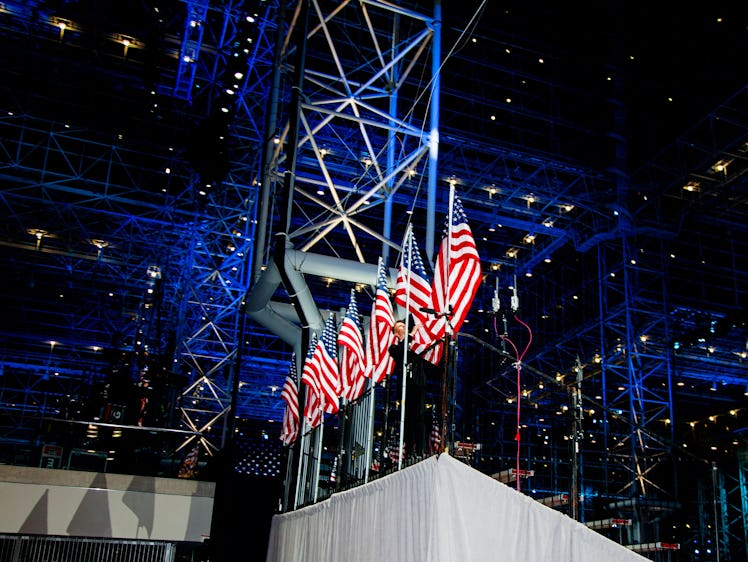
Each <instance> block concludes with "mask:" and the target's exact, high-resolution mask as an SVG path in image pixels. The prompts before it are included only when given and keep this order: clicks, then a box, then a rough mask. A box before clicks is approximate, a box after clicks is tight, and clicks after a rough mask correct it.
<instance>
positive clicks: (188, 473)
mask: <svg viewBox="0 0 748 562" xmlns="http://www.w3.org/2000/svg"><path fill="white" fill-rule="evenodd" d="M199 458H200V443H199V442H198V443H195V446H194V447H192V449H190V450H189V452H188V453H187V454H186V455H185V457H184V460H183V461H182V466H180V467H179V474H177V478H192V477H193V476H195V474H196V471H197V461H198V459H199Z"/></svg>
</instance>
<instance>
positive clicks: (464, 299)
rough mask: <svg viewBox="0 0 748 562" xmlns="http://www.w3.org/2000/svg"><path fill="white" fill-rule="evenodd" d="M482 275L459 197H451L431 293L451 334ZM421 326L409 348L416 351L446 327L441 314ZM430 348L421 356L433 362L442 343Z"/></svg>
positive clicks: (433, 301) (471, 299)
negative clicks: (445, 316) (447, 226)
mask: <svg viewBox="0 0 748 562" xmlns="http://www.w3.org/2000/svg"><path fill="white" fill-rule="evenodd" d="M482 279H483V275H482V272H481V266H480V257H479V256H478V250H477V248H476V246H475V240H474V239H473V234H472V231H471V230H470V225H468V222H467V216H466V215H465V210H464V209H463V207H462V202H461V201H460V200H459V198H457V197H454V202H453V204H452V224H451V227H450V228H449V229H448V233H447V236H445V237H444V238H443V239H442V243H441V247H440V248H439V255H438V256H437V258H436V268H435V272H434V284H433V290H432V293H431V294H432V303H433V306H432V308H433V309H434V310H437V311H440V312H443V313H449V320H450V325H451V327H452V333H453V334H457V332H459V331H460V328H461V327H462V324H463V322H464V321H465V317H466V316H467V314H468V312H469V310H470V307H471V306H472V304H473V299H474V298H475V294H476V292H477V291H478V287H479V286H480V284H481V281H482ZM424 328H425V329H424V330H423V333H422V335H420V336H419V334H418V331H417V332H416V334H415V335H414V337H413V340H414V345H413V348H414V350H415V351H417V352H419V353H428V352H425V349H426V348H428V347H429V345H430V344H431V343H433V342H434V341H436V340H440V339H442V338H443V337H444V334H445V332H446V329H447V323H446V319H445V318H444V316H443V315H439V316H435V317H432V318H430V319H429V320H428V321H427V322H426V324H425V327H424ZM432 349H433V350H435V351H436V352H437V353H431V354H430V356H426V355H425V356H426V357H427V359H429V361H431V362H432V363H434V364H436V363H438V362H439V360H441V355H442V352H443V345H441V344H439V345H438V346H436V347H435V348H432Z"/></svg>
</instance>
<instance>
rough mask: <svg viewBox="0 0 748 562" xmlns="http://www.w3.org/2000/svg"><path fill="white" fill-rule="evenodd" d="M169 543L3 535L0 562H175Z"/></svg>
mask: <svg viewBox="0 0 748 562" xmlns="http://www.w3.org/2000/svg"><path fill="white" fill-rule="evenodd" d="M176 552H177V545H176V544H175V543H170V542H159V541H138V540H121V539H99V538H86V537H48V536H39V535H4V534H0V562H174V560H175V554H176Z"/></svg>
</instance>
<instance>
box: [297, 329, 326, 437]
mask: <svg viewBox="0 0 748 562" xmlns="http://www.w3.org/2000/svg"><path fill="white" fill-rule="evenodd" d="M316 349H317V334H314V333H313V334H312V337H311V340H310V341H309V349H308V350H307V354H306V359H305V360H304V369H303V370H302V371H301V382H302V383H304V384H305V385H306V402H305V403H304V419H305V420H306V422H307V423H308V424H309V427H312V428H314V427H317V426H318V425H319V424H320V423H322V391H321V390H320V386H319V373H318V371H317V366H316V364H315V363H312V357H313V356H314V352H315V350H316Z"/></svg>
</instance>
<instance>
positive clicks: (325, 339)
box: [310, 313, 341, 414]
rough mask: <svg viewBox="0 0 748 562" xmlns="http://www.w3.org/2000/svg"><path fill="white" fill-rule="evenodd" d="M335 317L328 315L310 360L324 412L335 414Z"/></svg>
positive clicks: (337, 403) (337, 374)
mask: <svg viewBox="0 0 748 562" xmlns="http://www.w3.org/2000/svg"><path fill="white" fill-rule="evenodd" d="M336 332H337V326H336V325H335V315H334V314H333V313H330V316H328V317H327V322H326V323H325V329H324V330H322V338H321V339H320V340H319V342H317V349H315V350H314V354H313V355H312V358H311V360H310V362H311V363H314V364H315V365H316V367H317V372H318V373H319V386H320V389H321V390H322V402H323V408H324V410H325V412H327V413H328V414H336V413H337V412H338V410H339V409H340V386H341V385H340V367H339V366H338V342H337V338H336V336H335V334H336Z"/></svg>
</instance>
